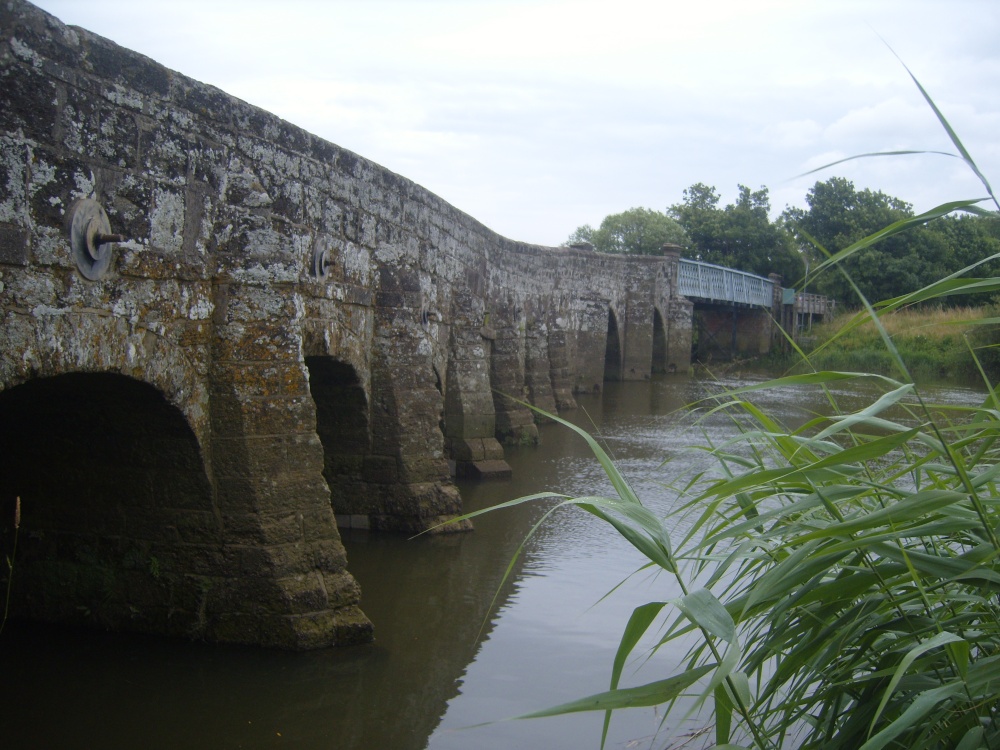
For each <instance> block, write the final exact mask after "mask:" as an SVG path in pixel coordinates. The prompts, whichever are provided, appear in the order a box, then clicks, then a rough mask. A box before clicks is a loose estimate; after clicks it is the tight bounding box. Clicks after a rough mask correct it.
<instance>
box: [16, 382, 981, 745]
mask: <svg viewBox="0 0 1000 750" xmlns="http://www.w3.org/2000/svg"><path fill="white" fill-rule="evenodd" d="M752 382H754V379H752V378H751V379H747V378H729V379H724V380H722V381H721V385H722V386H725V387H731V388H732V387H741V386H744V385H747V384H749V383H752ZM712 387H715V386H712ZM856 388H857V385H856V384H853V383H852V384H843V385H840V386H838V387H837V388H836V389H834V395H835V396H836V397H837V398H838V399H840V400H842V401H844V402H845V405H846V406H848V407H851V406H857V405H858V403H857V399H858V398H861V397H859V396H858V395H857V392H856V390H855V389H856ZM708 389H709V386H706V385H704V384H701V383H699V382H698V381H695V380H689V379H683V378H671V379H668V380H662V381H653V382H651V383H626V384H608V388H607V389H606V392H605V393H604V394H603V395H602V396H587V397H582V398H581V399H580V406H581V408H580V409H578V410H577V411H575V412H572V413H569V414H567V415H566V416H568V417H569V418H571V419H574V420H576V421H577V422H578V423H580V424H586V425H590V422H591V420H592V422H593V427H594V429H595V431H596V432H597V433H598V434H599V435H600V437H601V439H602V441H603V442H604V444H605V445H606V446H607V447H608V449H609V450H610V452H611V453H613V454H614V455H615V456H616V457H617V462H618V465H619V467H620V468H621V469H622V470H623V472H624V473H625V475H626V476H627V477H628V478H629V480H630V482H631V483H632V484H633V486H634V488H635V490H636V492H637V493H638V494H639V496H640V497H641V498H643V501H644V502H645V503H646V504H647V505H649V506H650V507H654V508H656V509H658V510H659V511H661V512H666V510H667V509H669V508H670V507H671V504H672V503H673V502H674V496H673V494H672V492H671V491H670V490H668V489H666V488H665V486H664V485H667V484H669V483H670V482H671V481H673V480H675V479H676V478H677V477H678V476H680V475H683V474H686V473H687V472H690V471H695V470H700V469H703V468H705V467H706V466H708V465H710V461H709V460H708V459H707V458H706V457H705V456H704V455H703V454H698V453H692V452H691V451H690V447H691V446H692V445H694V444H701V443H704V441H705V438H706V437H708V438H709V439H711V440H713V441H715V442H721V441H723V440H725V439H726V438H727V436H728V435H729V434H730V433H731V423H730V422H729V420H728V418H727V417H725V416H722V415H718V416H715V417H712V418H709V419H707V420H704V421H702V422H700V423H696V421H695V419H694V418H693V417H692V415H690V414H687V413H685V412H683V411H679V410H680V408H681V407H682V406H683V405H684V404H686V403H690V402H692V401H694V400H696V399H697V398H700V397H702V396H704V395H706V394H707V391H708ZM930 393H931V395H930V396H929V398H930V399H931V400H933V401H936V402H939V403H946V404H952V405H956V404H973V403H978V402H980V401H981V400H982V395H981V394H979V393H977V392H975V391H972V390H968V389H961V388H953V387H948V388H943V389H933V390H932V391H930ZM754 399H755V401H756V402H757V403H758V404H759V405H760V406H761V407H762V408H763V409H764V410H765V411H766V412H767V413H768V414H769V415H771V416H772V417H776V418H779V419H781V420H782V421H785V422H787V423H790V424H801V423H802V422H803V421H804V420H806V419H808V418H809V416H810V414H812V413H813V412H814V411H818V410H821V409H822V408H824V407H823V405H822V404H823V402H822V399H821V398H819V397H818V396H817V393H816V391H815V389H812V390H810V389H802V388H787V389H783V390H781V391H778V392H764V393H759V394H757V395H755V397H754ZM542 435H543V442H542V445H541V446H539V447H537V448H522V449H512V450H510V451H509V454H508V455H509V459H510V463H511V465H512V467H513V469H514V478H513V479H512V480H510V481H507V482H490V483H480V484H464V485H462V487H461V489H462V495H463V499H464V501H465V503H466V507H467V508H469V509H475V508H479V507H484V506H488V505H493V504H496V503H498V502H502V501H505V500H509V499H512V498H514V497H518V496H522V495H527V494H531V493H535V492H539V491H542V490H553V491H558V492H563V493H566V494H570V495H575V494H594V493H607V492H610V491H611V488H610V485H609V484H608V483H607V480H606V479H605V477H604V474H603V472H602V471H601V469H600V467H599V465H598V464H597V463H596V461H594V459H593V458H592V457H591V456H590V454H589V452H588V451H587V448H586V446H585V444H584V443H583V441H582V440H581V439H580V438H579V437H577V436H576V435H574V434H573V433H572V432H571V431H569V430H567V429H565V428H563V427H561V426H558V425H554V424H549V425H543V426H542ZM665 459H669V461H667V463H666V464H664V463H663V461H664V460H665ZM548 507H551V503H548V504H534V505H530V506H520V507H518V508H515V509H512V510H508V511H502V512H497V513H491V514H487V515H486V516H483V517H481V518H480V519H477V522H476V526H477V529H476V531H475V532H474V533H473V534H463V535H455V536H447V537H420V538H418V539H415V540H407V539H404V538H400V537H394V536H381V535H367V534H351V535H347V536H346V537H345V544H346V546H347V548H348V557H349V566H350V569H351V571H352V572H353V573H354V574H355V575H356V577H357V578H358V579H359V581H360V583H361V585H362V590H363V592H364V593H363V601H362V606H363V607H364V609H365V611H366V612H367V613H368V614H369V616H370V617H371V618H372V619H373V620H374V622H375V624H376V633H377V641H376V643H375V644H373V645H371V646H365V647H358V648H349V649H333V650H329V651H323V652H313V653H308V654H287V653H273V652H264V651H259V650H254V649H234V648H219V647H208V646H203V645H199V644H188V643H178V642H172V641H162V640H158V639H153V638H141V637H131V636H109V635H106V634H99V633H79V632H71V633H67V632H65V631H60V630H56V629H49V628H41V627H37V626H33V627H13V628H11V627H10V626H9V629H8V631H5V633H4V635H3V637H2V639H0V732H2V737H3V740H4V745H5V746H7V747H18V748H22V747H27V748H31V747H38V748H42V747H61V748H73V747H79V748H92V747H106V748H132V747H145V748H177V747H185V748H227V747H234V748H236V747H245V748H251V747H254V748H269V747H278V746H281V745H288V746H292V747H297V748H337V750H353V749H355V748H357V749H358V750H360V749H361V748H366V749H367V748H379V749H380V750H411V749H412V750H421V749H422V748H424V747H428V748H431V750H450V749H455V750H458V749H459V748H461V749H462V750H466V749H467V748H470V747H475V748H481V749H489V748H497V749H499V748H503V749H504V750H506V749H507V748H512V747H525V748H545V749H546V750H560V749H561V748H567V749H568V748H573V749H574V750H575V749H576V748H581V747H597V745H598V743H599V737H600V726H601V721H602V717H601V716H600V715H598V714H593V715H591V714H574V715H571V716H566V717H559V718H552V719H541V720H532V721H516V722H509V721H508V722H503V721H501V722H497V720H499V719H503V718H504V717H509V716H514V715H517V714H520V713H524V712H528V711H532V710H535V709H539V708H543V707H546V706H550V705H553V704H556V703H560V702H564V701H568V700H572V699H575V698H578V697H581V696H583V695H586V694H589V693H592V692H599V691H601V690H605V689H606V688H607V684H608V678H609V674H610V669H611V663H612V660H613V657H614V651H615V649H616V648H617V645H618V639H619V637H620V634H621V631H622V629H623V627H624V625H625V623H626V621H627V619H628V616H629V614H630V613H631V611H632V609H633V608H634V607H635V606H638V605H639V604H642V603H645V602H647V601H652V600H664V599H668V598H671V597H674V596H676V595H678V593H679V592H678V591H677V589H676V585H675V584H674V582H673V581H672V580H670V579H669V578H668V577H666V576H665V575H659V576H656V575H653V574H651V573H649V572H640V573H636V571H637V570H638V568H639V567H640V566H641V565H642V564H643V562H644V561H643V559H642V558H641V557H640V556H639V555H638V553H637V552H635V551H634V550H633V549H632V547H630V546H629V545H628V544H627V543H625V542H624V541H623V540H622V539H620V538H619V537H618V536H617V535H616V534H615V533H614V532H613V531H612V530H611V529H609V528H608V527H606V526H605V525H604V524H602V523H601V522H599V521H597V519H595V518H593V517H592V516H590V515H589V514H586V513H584V512H581V511H578V510H575V509H569V508H565V509H560V510H558V511H556V512H555V513H554V514H553V515H552V516H551V518H549V520H548V521H547V522H546V523H545V524H544V525H543V526H542V527H541V528H540V529H539V530H538V531H537V533H536V534H535V535H534V536H533V537H532V539H531V540H530V541H529V542H528V543H527V544H526V545H525V548H524V551H523V555H522V556H521V558H520V560H519V562H518V563H517V564H516V565H515V567H514V569H513V571H512V576H511V578H510V579H509V580H508V581H507V583H506V584H505V585H504V586H502V587H501V585H500V583H501V578H502V575H503V572H504V570H505V568H506V566H507V564H508V562H509V560H510V559H511V557H512V555H513V554H514V552H515V550H516V549H517V547H518V545H519V544H520V543H521V541H522V540H523V539H524V537H525V535H526V533H527V531H528V530H529V529H530V528H531V526H532V525H533V524H534V523H535V522H536V521H537V520H538V519H539V518H541V516H542V514H543V513H544V512H545V510H546V509H547V508H548ZM623 581H625V583H624V584H622V582H623ZM494 595H497V599H496V602H495V603H494V602H493V600H494ZM491 605H492V606H493V608H492V609H491ZM679 656H680V655H679V654H678V653H676V651H675V652H672V653H659V654H657V655H656V656H654V657H653V658H652V660H651V661H650V662H649V664H646V665H644V666H643V665H642V664H641V661H642V660H641V659H640V660H638V663H637V664H636V665H634V666H633V667H630V668H628V669H626V675H625V678H624V680H623V682H624V684H636V683H638V682H644V681H649V680H653V679H660V678H662V677H664V676H666V675H667V674H668V673H669V671H670V670H671V669H672V668H673V666H674V664H675V663H676V662H677V660H678V658H679ZM640 667H641V668H640ZM637 670H638V671H637ZM481 722H494V723H490V724H487V725H485V726H477V727H473V728H467V727H470V726H471V725H476V724H479V723H481ZM696 726H698V718H697V717H695V718H694V719H693V720H692V721H691V722H689V724H688V725H687V727H686V729H691V728H694V727H696ZM676 730H677V728H676V727H672V726H667V727H662V728H661V727H660V716H659V714H658V713H657V712H656V711H654V710H652V709H650V710H632V711H626V712H619V713H617V714H616V716H615V719H614V720H613V722H612V729H611V734H610V737H609V742H608V747H609V748H622V747H626V746H627V747H638V748H642V747H650V748H661V747H663V746H664V745H665V744H666V740H665V737H666V736H669V735H670V734H672V733H673V732H675V731H676ZM657 732H660V734H659V738H658V739H657V740H655V741H654V740H653V737H654V736H656V735H657Z"/></svg>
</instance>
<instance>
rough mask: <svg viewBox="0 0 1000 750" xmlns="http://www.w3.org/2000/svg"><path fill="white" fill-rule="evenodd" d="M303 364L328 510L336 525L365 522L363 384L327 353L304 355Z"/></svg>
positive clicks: (367, 443) (368, 508)
mask: <svg viewBox="0 0 1000 750" xmlns="http://www.w3.org/2000/svg"><path fill="white" fill-rule="evenodd" d="M306 367H308V368H309V391H310V393H312V397H313V401H314V402H315V403H316V433H317V434H318V435H319V439H320V442H321V443H322V444H323V477H324V478H325V479H326V482H327V484H328V485H329V486H330V502H331V503H332V505H333V512H334V513H336V514H337V521H338V523H339V524H340V525H341V526H363V527H366V526H367V523H366V521H367V518H368V516H369V514H371V513H372V512H373V511H374V509H373V508H372V503H371V501H370V498H369V495H370V493H369V492H367V491H366V486H365V464H366V459H367V458H368V456H369V454H370V453H371V444H372V440H371V431H370V430H369V426H368V397H367V396H366V395H365V389H364V386H363V385H362V384H361V380H360V379H359V378H358V374H357V372H355V370H354V368H353V367H352V366H351V365H349V364H346V363H344V362H341V361H339V360H337V359H334V358H333V357H326V356H323V357H306ZM383 481H384V480H383ZM362 516H363V517H364V519H365V520H362V519H361V518H360V517H362Z"/></svg>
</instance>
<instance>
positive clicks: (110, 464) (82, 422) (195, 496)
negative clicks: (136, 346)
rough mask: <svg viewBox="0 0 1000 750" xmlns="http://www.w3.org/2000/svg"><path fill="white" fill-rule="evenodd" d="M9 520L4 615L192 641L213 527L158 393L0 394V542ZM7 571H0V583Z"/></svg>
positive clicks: (99, 378) (50, 386)
mask: <svg viewBox="0 0 1000 750" xmlns="http://www.w3.org/2000/svg"><path fill="white" fill-rule="evenodd" d="M17 497H20V498H21V519H20V520H21V525H20V528H19V529H18V531H17V540H18V541H17V554H16V558H15V560H14V568H13V584H12V587H13V596H12V603H11V609H12V612H13V613H15V614H17V615H19V616H23V617H26V618H30V619H38V620H46V621H62V622H74V623H81V624H89V625H98V626H101V627H107V628H111V629H122V630H136V631H142V632H152V633H161V634H171V635H192V634H196V633H197V632H199V630H200V629H201V627H202V618H203V615H201V614H199V610H200V606H199V602H200V598H201V597H202V596H203V594H204V591H205V590H206V586H205V583H206V581H207V580H208V579H207V577H206V574H207V573H208V571H206V570H205V569H204V568H199V563H201V564H204V562H205V560H206V559H208V554H209V552H208V551H209V550H212V551H213V552H215V551H217V550H218V547H219V541H220V539H221V530H220V526H219V523H218V521H217V518H216V514H215V513H214V512H213V510H212V495H211V489H210V484H209V481H208V478H207V476H206V473H205V467H204V462H203V460H202V456H201V451H200V450H199V446H198V441H197V438H196V436H195V434H194V432H193V431H192V430H191V428H190V426H189V425H188V423H187V420H186V419H185V418H184V415H183V414H182V413H181V412H180V410H179V409H177V408H176V407H175V406H173V405H172V404H171V403H169V402H168V401H167V400H166V398H165V397H164V396H163V394H162V393H160V392H159V391H158V390H157V389H155V388H154V387H152V386H151V385H148V384H146V383H143V382H140V381H137V380H133V379H131V378H128V377H125V376H122V375H116V374H110V373H69V374H65V375H58V376H55V377H49V378H42V379H37V380H31V381H28V382H26V383H24V384H22V385H18V386H14V387H12V388H9V389H7V390H5V391H3V392H2V393H0V535H2V540H3V541H2V543H3V545H4V553H5V554H10V548H11V544H12V540H13V536H14V529H13V516H14V511H13V506H14V503H15V498H17ZM6 583H7V570H6V569H4V570H3V571H0V586H4V587H5V586H6Z"/></svg>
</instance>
